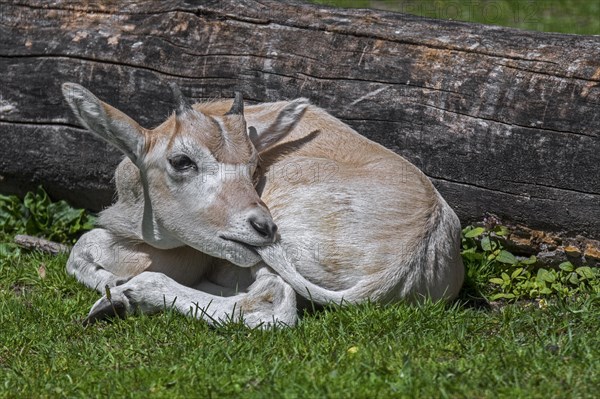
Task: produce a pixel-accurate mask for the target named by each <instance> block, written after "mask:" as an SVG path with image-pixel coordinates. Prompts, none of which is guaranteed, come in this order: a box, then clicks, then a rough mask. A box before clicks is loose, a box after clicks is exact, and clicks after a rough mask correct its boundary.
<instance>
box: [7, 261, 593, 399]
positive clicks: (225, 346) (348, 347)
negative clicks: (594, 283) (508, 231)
mask: <svg viewBox="0 0 600 399" xmlns="http://www.w3.org/2000/svg"><path fill="white" fill-rule="evenodd" d="M65 262H66V256H64V255H61V256H58V257H51V256H47V255H41V254H38V253H29V254H22V255H20V256H18V257H12V258H4V259H2V258H0V375H1V376H2V378H1V379H0V397H3V398H4V397H9V398H13V397H14V398H37V397H116V398H120V397H138V398H146V397H169V398H171V397H182V398H192V397H193V398H196V397H197V398H216V397H255V398H263V397H265V398H273V397H275V398H279V397H285V398H319V397H332V398H392V397H393V398H402V397H407V398H438V397H450V398H456V397H470V398H473V397H477V398H497V397H507V398H515V397H538V398H567V397H568V398H585V397H589V398H592V397H596V395H597V394H598V391H599V390H600V339H599V337H600V336H599V335H598V327H599V326H600V295H599V294H598V293H596V294H582V295H580V296H579V299H577V300H574V299H569V300H560V299H552V298H550V299H548V301H547V305H546V304H545V303H544V302H542V303H541V304H540V302H539V301H530V302H521V303H518V304H512V305H504V306H501V307H499V308H496V309H476V308H473V307H468V306H464V305H460V304H454V305H451V306H443V305H440V304H428V305H423V306H420V307H415V306H406V305H403V304H398V305H394V306H387V307H381V306H375V305H369V304H366V305H362V306H353V307H347V308H342V309H333V308H332V309H326V310H323V311H317V312H313V313H311V314H306V315H305V316H304V317H303V318H302V320H301V321H300V323H299V325H298V326H297V327H296V328H293V329H280V330H275V331H260V330H249V329H247V328H245V327H243V326H241V325H237V324H236V325H226V326H223V327H220V328H210V327H208V326H207V325H206V324H204V323H203V322H200V321H196V320H193V319H191V318H186V317H184V316H182V315H179V314H176V313H173V312H166V313H162V314H159V315H155V316H134V317H130V318H128V319H126V320H117V321H115V322H114V323H98V324H95V325H92V326H89V327H85V328H84V327H83V326H82V323H81V322H82V320H83V318H84V317H85V315H86V314H87V312H88V310H89V308H90V306H91V305H92V303H93V302H94V301H95V300H96V299H97V298H98V297H99V295H98V294H97V293H95V292H94V291H91V290H89V289H87V288H84V287H83V286H81V285H79V284H78V283H77V282H76V281H75V280H74V279H73V278H71V277H70V276H68V275H67V274H66V272H65V270H64V265H65Z"/></svg>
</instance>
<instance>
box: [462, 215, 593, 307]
mask: <svg viewBox="0 0 600 399" xmlns="http://www.w3.org/2000/svg"><path fill="white" fill-rule="evenodd" d="M507 235H508V229H507V228H506V227H504V226H496V227H495V228H494V229H493V230H491V231H488V230H486V229H484V228H483V227H473V226H468V227H466V228H465V229H464V230H463V238H462V245H463V250H462V255H463V258H464V260H465V263H466V264H467V269H468V270H467V272H468V273H469V272H470V275H471V276H472V275H476V276H479V281H478V283H479V289H480V291H483V292H484V293H486V294H487V295H488V296H489V298H490V299H491V300H498V299H506V300H519V299H533V298H541V297H545V296H551V295H557V296H559V297H570V296H573V295H576V294H580V293H586V292H600V272H599V271H598V269H594V268H591V267H589V266H580V267H575V266H573V265H572V264H571V263H570V262H564V263H561V264H560V265H559V267H558V270H555V269H548V268H543V267H540V266H539V265H537V259H536V257H535V256H531V257H529V258H519V257H516V256H514V255H513V254H512V253H510V252H509V251H507V250H506V249H504V248H503V247H502V244H501V242H500V238H502V237H506V236H507ZM469 268H471V269H474V270H469ZM485 282H487V283H488V284H485Z"/></svg>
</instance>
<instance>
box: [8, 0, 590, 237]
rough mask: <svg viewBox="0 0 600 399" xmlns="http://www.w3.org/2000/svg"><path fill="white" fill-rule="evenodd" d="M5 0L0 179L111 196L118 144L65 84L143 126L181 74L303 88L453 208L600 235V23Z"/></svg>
mask: <svg viewBox="0 0 600 399" xmlns="http://www.w3.org/2000/svg"><path fill="white" fill-rule="evenodd" d="M0 7H1V10H0V18H1V23H0V35H1V36H2V38H3V40H2V41H1V42H0V87H1V90H2V91H1V96H0V142H1V144H2V145H1V146H0V176H1V177H0V192H4V193H14V192H16V193H20V194H22V193H23V192H24V191H26V190H31V189H32V188H34V187H36V186H37V185H38V184H43V185H44V187H45V188H46V189H47V190H48V192H49V193H50V194H51V195H52V196H53V197H55V198H64V199H67V200H69V201H70V202H72V203H73V204H75V205H78V206H84V207H87V208H90V209H96V210H97V209H100V208H102V207H103V206H106V205H108V204H109V203H110V202H111V201H112V199H113V195H114V194H113V193H114V187H113V184H112V181H111V179H112V172H113V170H114V168H115V166H116V164H117V163H118V161H119V159H120V158H121V155H120V154H119V153H118V152H116V151H114V150H113V149H111V148H108V146H107V145H105V144H104V143H102V142H99V141H98V140H96V139H95V138H93V137H92V136H91V135H90V134H88V133H86V132H85V131H84V130H82V129H81V128H80V127H79V124H78V122H77V121H76V120H75V119H74V117H73V115H72V114H71V113H70V112H69V110H68V109H67V105H66V103H65V102H64V101H63V100H62V98H61V95H60V84H61V83H62V82H64V81H73V82H77V83H80V84H82V85H84V86H86V87H88V88H89V89H90V90H92V91H93V92H95V93H96V94H97V95H98V96H99V97H101V98H102V99H104V100H106V101H108V102H109V103H112V104H113V105H115V106H117V107H118V108H120V109H122V110H124V111H125V112H126V113H128V114H129V115H130V116H132V117H133V118H134V119H136V120H138V121H139V122H141V123H142V125H144V126H146V127H152V126H153V125H156V124H157V123H159V122H161V121H162V120H163V119H164V118H165V117H166V116H167V115H168V114H169V113H170V112H171V111H172V104H171V98H170V96H169V95H168V92H167V91H166V82H168V81H174V82H176V83H178V84H179V85H180V86H181V87H182V90H183V92H184V93H185V94H186V95H188V96H189V97H192V98H194V99H196V100H198V101H200V100H203V99H207V98H221V97H232V96H233V92H234V90H240V91H242V92H243V93H244V95H245V98H246V99H247V100H248V101H250V102H254V101H256V102H259V101H260V102H262V101H274V100H279V99H291V98H295V97H300V96H302V97H307V98H309V99H310V100H311V102H313V103H314V104H317V105H319V106H321V107H323V108H325V109H326V110H328V111H329V112H330V113H332V114H333V115H335V116H337V117H338V118H340V119H342V120H344V121H345V122H347V123H348V124H350V125H351V126H353V127H354V128H355V129H356V130H357V131H359V132H360V133H362V134H364V135H365V136H367V137H369V138H371V139H373V140H375V141H377V142H379V143H381V144H383V145H385V146H387V147H388V148H390V149H392V150H394V151H396V152H397V153H399V154H401V155H402V156H404V157H406V158H407V159H409V160H410V161H411V162H413V163H414V164H415V165H417V166H418V167H420V168H421V169H422V170H423V171H424V172H425V173H426V174H427V175H428V176H430V177H431V179H432V181H433V182H434V184H435V185H436V186H437V187H438V189H439V191H440V192H441V193H442V195H443V196H444V197H445V198H446V199H447V200H448V202H449V203H450V205H451V206H453V208H454V209H455V210H456V211H457V213H458V215H459V217H460V218H461V220H462V221H463V223H468V222H471V221H474V220H480V219H481V217H482V215H483V214H484V213H485V212H492V213H494V214H496V215H499V216H500V217H501V218H503V219H507V220H510V221H511V222H514V223H519V224H523V225H527V226H530V227H533V228H536V229H542V230H551V231H562V232H563V233H565V234H571V235H578V234H579V235H584V236H588V237H595V238H598V237H600V205H599V204H600V173H599V172H600V167H599V162H598V159H599V155H598V153H599V152H600V139H599V135H600V116H599V115H600V37H599V36H576V35H562V34H549V33H536V32H526V31H520V30H515V29H508V28H499V27H494V26H484V25H477V24H469V23H462V22H453V21H440V20H431V19H426V18H420V17H415V16H410V15H404V14H397V13H390V12H382V11H373V10H339V9H331V8H326V7H321V6H315V5H307V4H302V3H299V2H285V3H280V2H277V1H273V0H263V1H254V0H241V1H233V0H219V1H207V2H193V1H178V0H173V1H166V2H152V1H135V2H118V3H117V2H102V1H86V2H84V3H80V2H75V1H70V0H64V1H48V2H42V3H41V4H40V2H34V1H28V0H23V1H18V2H11V3H10V4H7V3H1V5H0Z"/></svg>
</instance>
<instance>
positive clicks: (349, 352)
mask: <svg viewBox="0 0 600 399" xmlns="http://www.w3.org/2000/svg"><path fill="white" fill-rule="evenodd" d="M356 352H358V346H351V347H350V348H348V354H349V355H354V354H355V353H356Z"/></svg>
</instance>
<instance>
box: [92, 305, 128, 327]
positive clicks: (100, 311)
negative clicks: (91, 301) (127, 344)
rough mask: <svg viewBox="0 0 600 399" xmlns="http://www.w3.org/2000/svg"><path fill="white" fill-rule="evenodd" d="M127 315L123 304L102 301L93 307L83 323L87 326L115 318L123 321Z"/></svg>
mask: <svg viewBox="0 0 600 399" xmlns="http://www.w3.org/2000/svg"><path fill="white" fill-rule="evenodd" d="M126 315H127V308H126V307H125V304H123V303H122V302H118V301H109V300H107V299H103V300H102V302H100V303H98V304H97V305H95V306H94V307H93V308H92V310H91V311H90V313H89V314H88V316H87V317H86V318H85V320H84V321H83V325H84V326H89V325H91V324H94V323H96V322H98V321H102V320H111V319H114V318H115V317H118V318H119V319H124V318H125V317H126Z"/></svg>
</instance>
